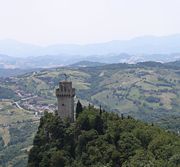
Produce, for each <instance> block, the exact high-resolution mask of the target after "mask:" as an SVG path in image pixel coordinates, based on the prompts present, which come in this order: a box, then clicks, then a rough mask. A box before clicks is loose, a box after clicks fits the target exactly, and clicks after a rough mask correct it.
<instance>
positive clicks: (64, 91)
mask: <svg viewBox="0 0 180 167" xmlns="http://www.w3.org/2000/svg"><path fill="white" fill-rule="evenodd" d="M74 96H75V89H74V88H72V82H70V81H62V82H60V83H59V88H58V89H56V97H57V100H58V115H59V116H60V117H61V118H62V119H65V118H69V119H70V120H71V121H72V122H73V121H74Z"/></svg>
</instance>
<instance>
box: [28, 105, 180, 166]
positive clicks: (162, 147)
mask: <svg viewBox="0 0 180 167" xmlns="http://www.w3.org/2000/svg"><path fill="white" fill-rule="evenodd" d="M179 165H180V138H179V137H178V136H177V135H175V134H173V133H172V132H165V131H164V130H162V129H160V128H158V127H155V126H154V125H153V124H147V123H143V122H141V121H137V120H135V119H133V118H132V117H130V116H128V117H124V116H123V115H121V116H118V115H117V114H115V113H109V112H106V111H104V110H101V109H99V110H98V109H95V108H94V107H92V106H89V107H87V108H83V111H82V112H80V113H78V118H77V120H76V122H74V123H70V122H69V121H68V120H65V121H63V120H61V119H60V118H59V117H57V116H56V115H53V114H51V113H45V115H44V117H42V118H41V120H40V125H39V128H38V131H37V134H36V136H35V138H34V142H33V147H32V148H31V150H30V152H29V159H28V167H88V166H91V167H102V166H106V167H121V166H122V167H145V166H146V167H178V166H179Z"/></svg>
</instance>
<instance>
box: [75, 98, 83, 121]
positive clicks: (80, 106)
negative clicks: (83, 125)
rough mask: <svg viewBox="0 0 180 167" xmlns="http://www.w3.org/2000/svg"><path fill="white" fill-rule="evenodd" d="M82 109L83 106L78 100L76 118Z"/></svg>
mask: <svg viewBox="0 0 180 167" xmlns="http://www.w3.org/2000/svg"><path fill="white" fill-rule="evenodd" d="M82 111H83V107H82V104H81V102H80V101H79V100H78V102H77V105H76V118H77V117H78V116H79V114H80V113H81V112H82Z"/></svg>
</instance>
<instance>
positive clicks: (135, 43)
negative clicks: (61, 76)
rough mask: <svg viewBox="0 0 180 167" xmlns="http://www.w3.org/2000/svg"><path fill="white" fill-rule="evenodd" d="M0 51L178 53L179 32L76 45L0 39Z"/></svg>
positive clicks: (19, 53)
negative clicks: (41, 43) (37, 43)
mask: <svg viewBox="0 0 180 167" xmlns="http://www.w3.org/2000/svg"><path fill="white" fill-rule="evenodd" d="M0 53H1V54H6V55H9V56H13V57H34V56H44V55H81V56H89V55H107V54H120V53H127V54H171V53H180V34H176V35H170V36H162V37H156V36H145V37H138V38H133V39H131V40H114V41H110V42H105V43H97V44H87V45H77V44H55V45H49V46H46V47H42V46H38V45H32V44H27V43H22V42H18V41H15V40H0Z"/></svg>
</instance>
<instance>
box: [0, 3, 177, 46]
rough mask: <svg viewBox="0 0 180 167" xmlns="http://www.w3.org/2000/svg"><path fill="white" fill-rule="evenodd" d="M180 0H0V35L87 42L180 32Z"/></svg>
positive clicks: (36, 41)
mask: <svg viewBox="0 0 180 167" xmlns="http://www.w3.org/2000/svg"><path fill="white" fill-rule="evenodd" d="M179 16H180V0H0V39H15V40H18V41H21V42H28V43H33V44H39V45H49V44H55V43H58V44H63V43H64V44H67V43H69V44H70V43H74V44H88V43H98V42H106V41H111V40H127V39H131V38H134V37H138V36H146V35H154V36H166V35H171V34H177V33H180V17H179Z"/></svg>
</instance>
